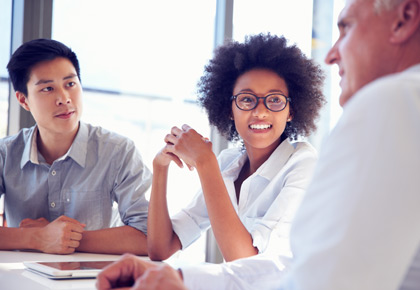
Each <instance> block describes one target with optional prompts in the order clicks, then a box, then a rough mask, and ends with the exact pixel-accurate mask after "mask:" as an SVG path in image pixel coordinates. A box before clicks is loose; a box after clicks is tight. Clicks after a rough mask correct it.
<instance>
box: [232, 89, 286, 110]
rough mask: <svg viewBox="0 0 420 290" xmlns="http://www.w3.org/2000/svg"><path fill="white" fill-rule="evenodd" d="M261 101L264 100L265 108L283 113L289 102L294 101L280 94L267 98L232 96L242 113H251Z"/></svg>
mask: <svg viewBox="0 0 420 290" xmlns="http://www.w3.org/2000/svg"><path fill="white" fill-rule="evenodd" d="M260 99H263V100H264V106H265V107H266V108H267V109H269V110H270V111H273V112H280V111H283V110H284V108H286V106H287V102H291V101H292V99H291V98H289V97H286V96H285V95H282V94H280V93H274V94H268V95H266V96H265V97H257V96H256V95H254V94H252V93H239V94H236V95H234V96H232V100H235V104H236V106H237V107H238V109H240V110H242V111H251V110H253V109H255V108H256V107H257V105H258V102H259V100H260Z"/></svg>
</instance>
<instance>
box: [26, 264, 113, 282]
mask: <svg viewBox="0 0 420 290" xmlns="http://www.w3.org/2000/svg"><path fill="white" fill-rule="evenodd" d="M113 262H115V261H66V262H23V264H24V265H25V267H26V268H27V269H28V270H30V271H32V272H34V273H37V274H39V275H42V276H44V277H47V278H50V279H80V278H95V277H96V276H97V275H98V273H99V272H100V271H101V270H102V269H103V268H104V267H106V266H107V265H109V264H111V263H113Z"/></svg>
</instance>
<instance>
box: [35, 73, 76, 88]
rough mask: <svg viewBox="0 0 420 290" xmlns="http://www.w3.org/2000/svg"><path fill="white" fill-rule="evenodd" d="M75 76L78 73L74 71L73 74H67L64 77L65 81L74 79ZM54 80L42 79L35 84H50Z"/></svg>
mask: <svg viewBox="0 0 420 290" xmlns="http://www.w3.org/2000/svg"><path fill="white" fill-rule="evenodd" d="M74 77H77V75H76V74H73V73H72V74H69V75H68V76H66V77H64V78H63V81H65V80H68V79H72V78H74ZM53 82H54V81H53V80H44V79H40V80H39V81H37V82H36V83H35V85H36V86H37V85H43V84H48V83H53Z"/></svg>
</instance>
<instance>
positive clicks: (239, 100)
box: [236, 94, 257, 111]
mask: <svg viewBox="0 0 420 290" xmlns="http://www.w3.org/2000/svg"><path fill="white" fill-rule="evenodd" d="M256 103H257V98H256V97H255V96H254V95H251V94H238V95H237V96H236V105H238V107H239V109H241V110H245V111H248V110H252V109H254V108H255V104H256Z"/></svg>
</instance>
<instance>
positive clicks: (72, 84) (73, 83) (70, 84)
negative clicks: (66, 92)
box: [67, 82, 76, 87]
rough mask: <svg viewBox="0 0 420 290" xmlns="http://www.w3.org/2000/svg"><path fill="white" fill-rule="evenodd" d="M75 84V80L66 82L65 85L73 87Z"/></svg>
mask: <svg viewBox="0 0 420 290" xmlns="http://www.w3.org/2000/svg"><path fill="white" fill-rule="evenodd" d="M75 85H76V82H68V83H67V86H68V87H74V86H75Z"/></svg>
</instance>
